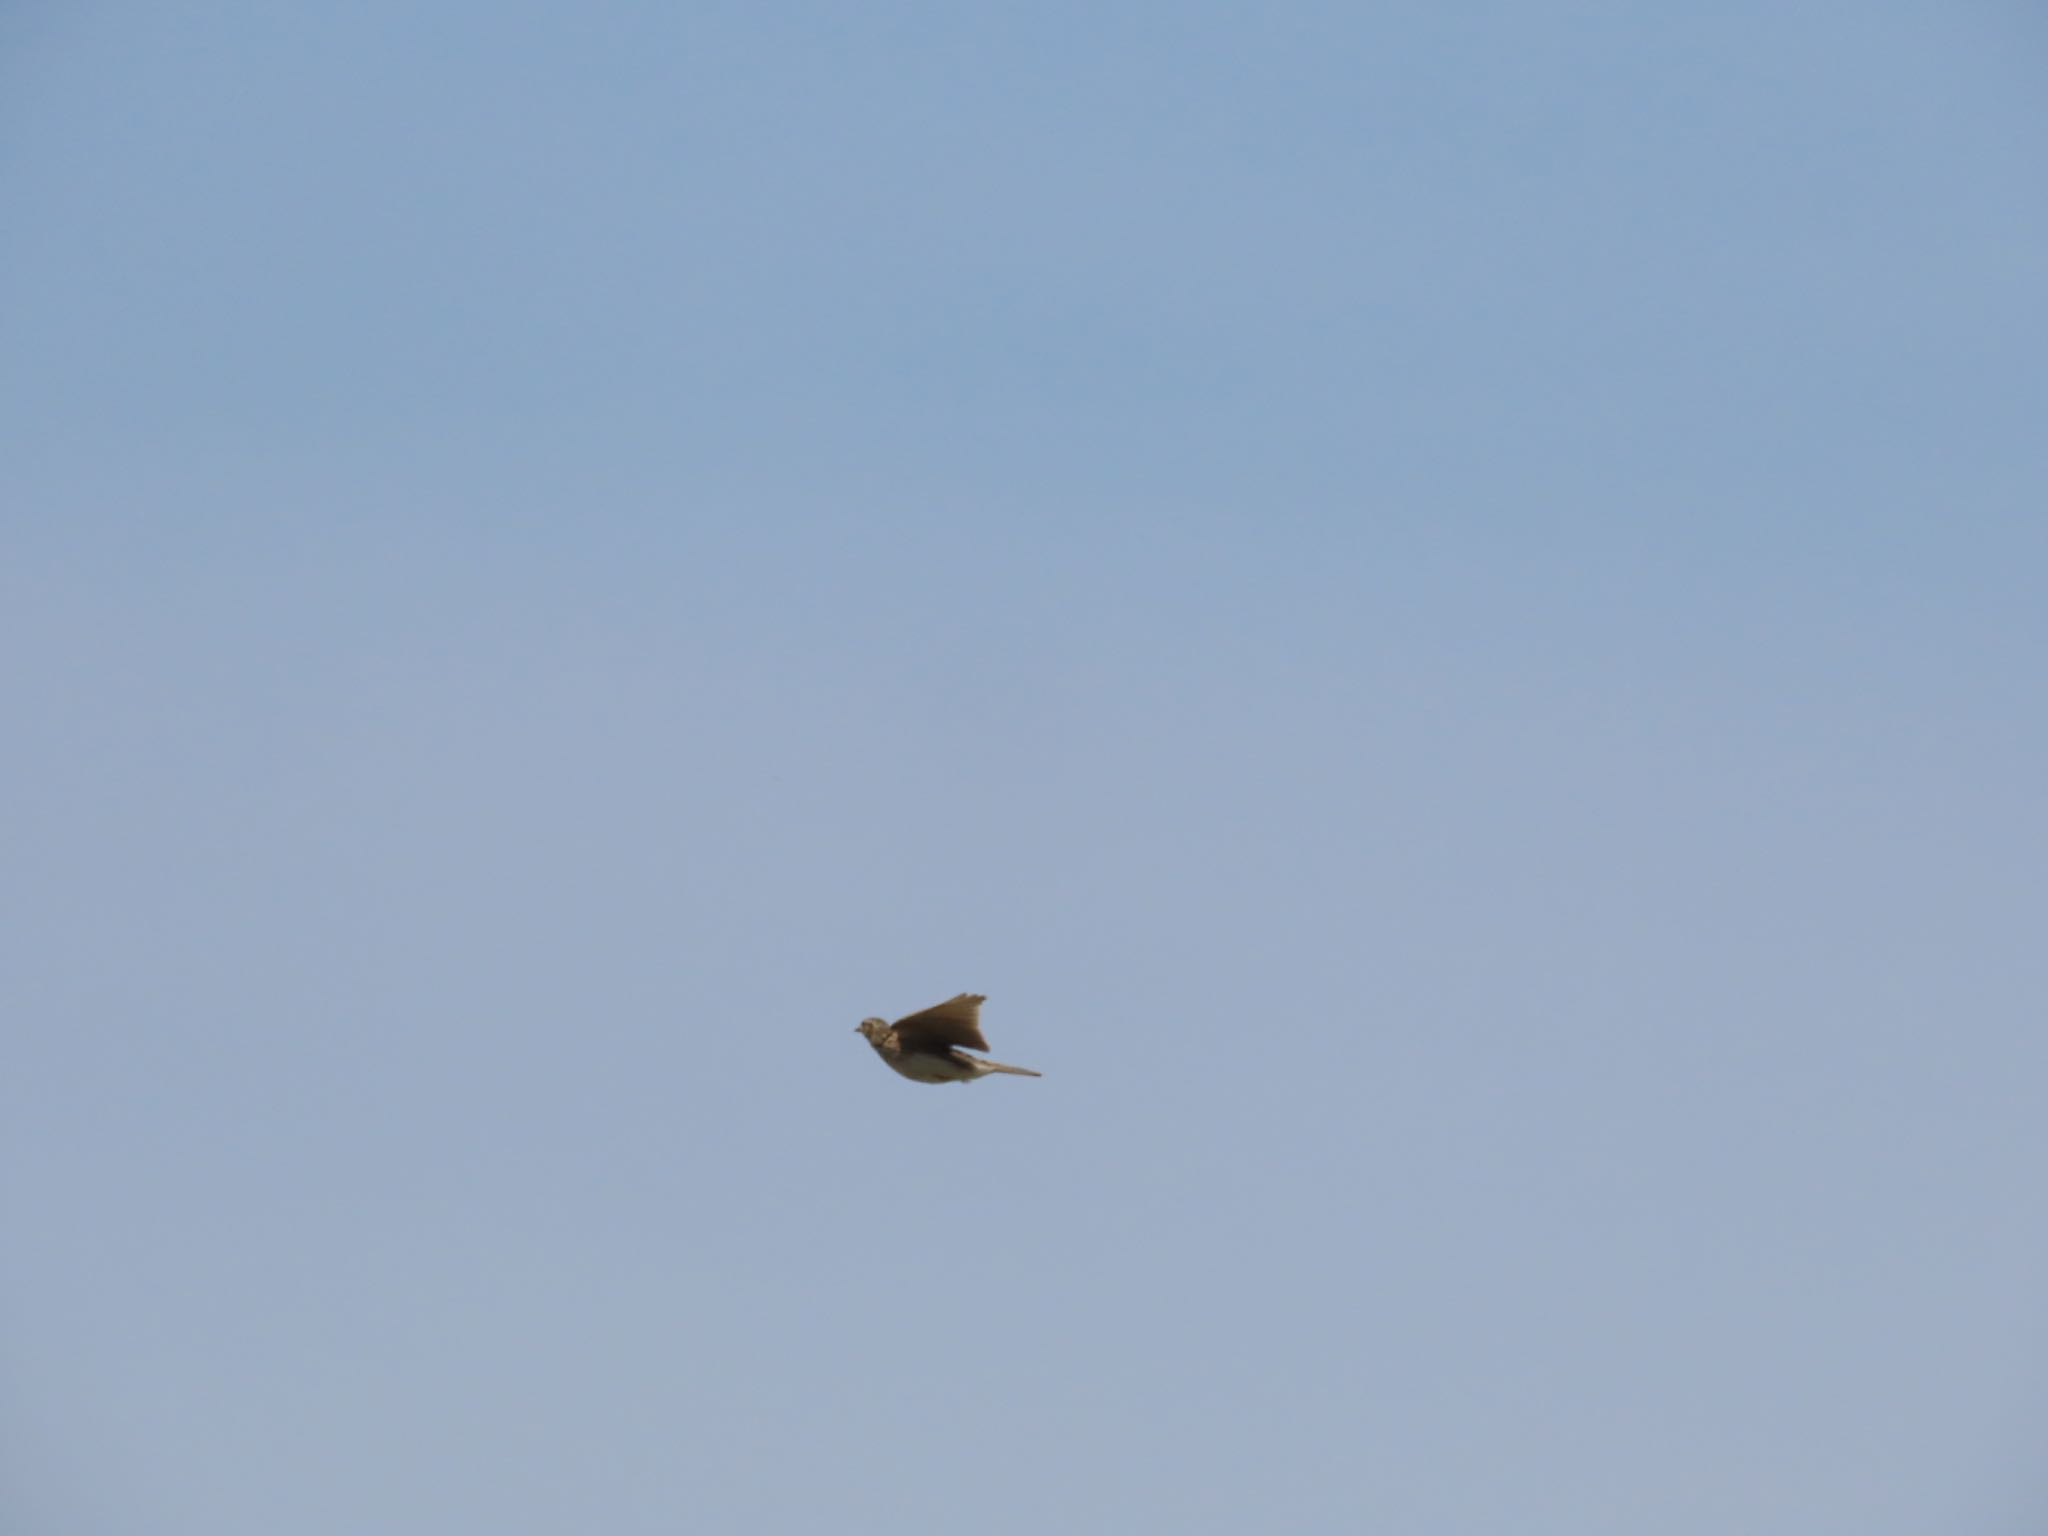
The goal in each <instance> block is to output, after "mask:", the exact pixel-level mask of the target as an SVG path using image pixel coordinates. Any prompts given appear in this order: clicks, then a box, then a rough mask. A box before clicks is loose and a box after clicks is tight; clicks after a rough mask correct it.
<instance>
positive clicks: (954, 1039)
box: [855, 992, 1044, 1083]
mask: <svg viewBox="0 0 2048 1536" xmlns="http://www.w3.org/2000/svg"><path fill="white" fill-rule="evenodd" d="M987 1001H988V999H987V998H985V997H983V996H982V995H981V994H980V993H978V992H962V993H961V994H960V995H959V996H958V997H956V998H953V999H951V1000H950V1001H947V1002H943V1003H940V1004H939V1005H938V1006H937V1007H936V1008H927V1009H925V1010H924V1012H922V1013H913V1014H910V1015H908V1016H907V1017H905V1018H901V1019H898V1020H897V1021H896V1022H895V1023H894V1024H891V1023H890V1022H889V1021H888V1020H887V1019H862V1020H861V1021H860V1023H859V1024H858V1025H856V1026H855V1029H856V1032H857V1033H859V1034H863V1035H865V1036H867V1041H868V1044H869V1045H872V1046H873V1047H874V1048H875V1054H876V1055H877V1056H879V1057H881V1058H882V1060H883V1061H885V1062H887V1063H888V1064H889V1065H890V1067H892V1068H893V1069H895V1070H896V1071H898V1072H900V1073H902V1074H903V1075H904V1076H905V1077H907V1078H909V1079H910V1080H911V1081H912V1082H913V1083H971V1082H973V1081H974V1080H975V1079H976V1078H977V1077H987V1076H988V1075H989V1073H991V1072H1009V1073H1013V1074H1014V1075H1016V1076H1018V1077H1042V1076H1043V1075H1044V1074H1043V1073H1039V1072H1034V1071H1032V1070H1031V1069H1030V1068H1029V1067H1012V1066H1006V1065H1005V1064H1004V1063H1002V1062H1000V1061H988V1060H985V1059H983V1058H982V1057H980V1056H970V1055H968V1054H967V1052H966V1051H964V1050H962V1049H960V1047H962V1046H970V1047H972V1048H973V1049H975V1050H977V1051H985V1050H987V1049H988V1042H987V1041H986V1040H984V1039H982V1038H981V1005H982V1004H983V1003H985V1002H987Z"/></svg>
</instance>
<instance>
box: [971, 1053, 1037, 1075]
mask: <svg viewBox="0 0 2048 1536" xmlns="http://www.w3.org/2000/svg"><path fill="white" fill-rule="evenodd" d="M981 1064H982V1065H983V1066H984V1067H987V1068H988V1069H989V1071H991V1072H1010V1073H1014V1074H1015V1075H1016V1076H1018V1077H1043V1076H1045V1074H1044V1073H1043V1072H1034V1071H1032V1070H1031V1069H1030V1068H1029V1067H1013V1066H1011V1065H1010V1064H1009V1063H1008V1062H1003V1061H990V1060H988V1059H987V1058H986V1057H983V1058H981Z"/></svg>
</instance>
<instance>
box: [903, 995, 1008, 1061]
mask: <svg viewBox="0 0 2048 1536" xmlns="http://www.w3.org/2000/svg"><path fill="white" fill-rule="evenodd" d="M987 1001H988V999H987V998H985V997H983V996H982V995H981V994H980V993H978V992H962V993H961V994H960V995H959V996H958V997H956V998H953V999H951V1000H950V1001H947V1002H943V1003H940V1004H939V1005H938V1007H936V1008H927V1009H925V1011H924V1012H922V1013H913V1014H911V1015H910V1016H909V1017H907V1018H901V1019H898V1020H897V1021H896V1038H897V1039H898V1040H901V1041H902V1042H903V1044H904V1045H905V1046H906V1047H908V1048H909V1049H910V1050H913V1051H917V1050H926V1051H939V1050H944V1049H945V1048H946V1047H947V1046H949V1045H964V1046H966V1047H967V1048H968V1049H969V1050H973V1051H985V1050H987V1049H988V1042H987V1041H986V1040H984V1039H982V1038H981V1005H982V1004H983V1003H985V1002H987Z"/></svg>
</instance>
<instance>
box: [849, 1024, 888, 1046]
mask: <svg viewBox="0 0 2048 1536" xmlns="http://www.w3.org/2000/svg"><path fill="white" fill-rule="evenodd" d="M888 1027H889V1021H888V1020H887V1019H862V1020H861V1021H860V1022H859V1023H858V1024H856V1025H854V1026H853V1032H854V1033H855V1034H857V1035H866V1036H867V1037H868V1040H869V1041H870V1042H872V1041H873V1040H874V1039H875V1037H876V1036H877V1035H879V1034H881V1033H882V1031H883V1030H885V1029H887V1028H888Z"/></svg>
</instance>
